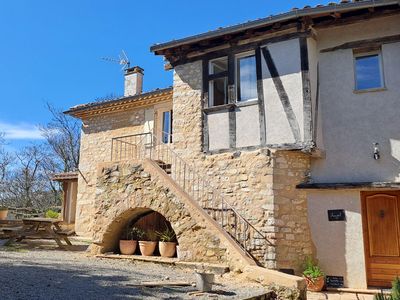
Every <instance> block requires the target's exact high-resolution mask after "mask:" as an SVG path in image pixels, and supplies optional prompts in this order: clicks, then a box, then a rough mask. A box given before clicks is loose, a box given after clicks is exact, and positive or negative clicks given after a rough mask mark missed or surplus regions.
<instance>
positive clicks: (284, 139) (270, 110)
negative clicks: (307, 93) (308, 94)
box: [262, 39, 304, 144]
mask: <svg viewBox="0 0 400 300" xmlns="http://www.w3.org/2000/svg"><path fill="white" fill-rule="evenodd" d="M266 46H267V47H268V49H269V51H270V53H271V57H272V59H273V61H274V63H275V66H276V68H277V71H278V73H279V77H280V80H281V81H282V85H283V88H284V90H285V92H286V94H287V96H288V99H289V102H290V108H286V110H285V107H284V105H283V103H282V101H281V98H280V96H279V94H278V91H277V89H276V86H275V84H274V81H273V79H272V78H271V74H270V72H269V70H268V67H267V64H266V62H265V59H264V58H262V74H263V75H262V76H263V88H264V104H265V119H266V134H267V144H282V143H294V142H296V140H295V137H294V134H293V128H291V125H290V123H289V118H290V119H292V120H293V122H292V124H295V125H294V126H296V125H297V127H298V128H299V131H300V140H299V141H303V139H304V131H303V127H304V122H303V119H304V118H303V90H302V88H303V84H302V77H301V63H300V42H299V39H291V40H287V41H283V42H279V43H272V44H268V45H266Z"/></svg>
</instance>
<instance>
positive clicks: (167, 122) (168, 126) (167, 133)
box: [161, 110, 172, 144]
mask: <svg viewBox="0 0 400 300" xmlns="http://www.w3.org/2000/svg"><path fill="white" fill-rule="evenodd" d="M161 135H162V142H163V143H164V144H168V143H172V110H169V111H164V112H163V118H162V134H161Z"/></svg>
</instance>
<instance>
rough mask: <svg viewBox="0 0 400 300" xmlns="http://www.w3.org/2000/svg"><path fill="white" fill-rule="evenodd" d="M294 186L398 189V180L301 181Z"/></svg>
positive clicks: (338, 188) (329, 188)
mask: <svg viewBox="0 0 400 300" xmlns="http://www.w3.org/2000/svg"><path fill="white" fill-rule="evenodd" d="M296 188H297V189H302V190H371V189H386V190H390V189H395V190H398V189H400V182H340V183H301V184H299V185H297V186H296Z"/></svg>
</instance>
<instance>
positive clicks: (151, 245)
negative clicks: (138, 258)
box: [139, 241, 157, 256]
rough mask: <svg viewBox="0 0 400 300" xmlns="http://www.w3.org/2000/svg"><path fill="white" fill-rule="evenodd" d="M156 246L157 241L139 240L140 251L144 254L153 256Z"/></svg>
mask: <svg viewBox="0 0 400 300" xmlns="http://www.w3.org/2000/svg"><path fill="white" fill-rule="evenodd" d="M156 247H157V242H149V241H139V249H140V253H142V255H143V256H152V255H153V253H154V250H156Z"/></svg>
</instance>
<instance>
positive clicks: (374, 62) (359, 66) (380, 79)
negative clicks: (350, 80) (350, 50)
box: [354, 50, 385, 91]
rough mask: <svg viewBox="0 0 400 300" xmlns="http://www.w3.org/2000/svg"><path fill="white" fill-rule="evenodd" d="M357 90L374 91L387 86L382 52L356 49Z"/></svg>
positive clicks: (355, 74)
mask: <svg viewBox="0 0 400 300" xmlns="http://www.w3.org/2000/svg"><path fill="white" fill-rule="evenodd" d="M354 81H355V91H371V90H372V91H373V90H379V89H383V88H384V87H385V82H384V76H383V62H382V53H381V51H380V50H376V51H370V52H360V51H354Z"/></svg>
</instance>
